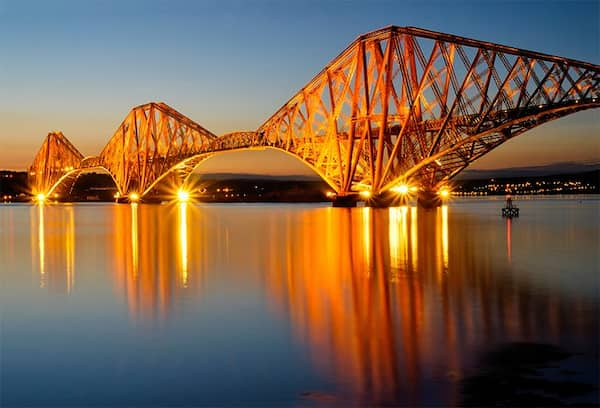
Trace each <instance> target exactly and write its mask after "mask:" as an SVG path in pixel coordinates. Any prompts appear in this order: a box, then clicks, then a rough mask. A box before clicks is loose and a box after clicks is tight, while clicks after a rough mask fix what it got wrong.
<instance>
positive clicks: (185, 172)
mask: <svg viewBox="0 0 600 408" xmlns="http://www.w3.org/2000/svg"><path fill="white" fill-rule="evenodd" d="M256 150H260V151H264V150H273V151H276V152H279V153H283V154H285V155H286V156H289V157H291V158H293V159H294V160H297V161H298V162H300V163H302V164H303V165H305V166H306V167H307V168H309V169H311V170H312V171H313V172H314V173H315V174H316V175H317V176H319V177H320V178H321V179H322V180H323V181H325V182H326V183H327V184H328V185H329V187H331V189H332V190H333V191H336V192H337V190H338V188H339V187H338V186H336V185H335V183H334V182H333V181H332V180H330V179H328V178H327V177H326V176H325V175H324V174H323V173H322V172H321V170H320V169H319V168H317V167H315V166H314V165H313V164H312V163H310V162H309V161H306V160H303V159H302V157H300V156H298V155H297V154H294V153H292V152H290V151H288V150H286V149H283V148H280V147H276V146H248V147H237V148H228V149H223V150H217V151H214V152H210V153H201V154H198V155H195V156H192V157H189V158H186V159H184V160H182V161H181V162H179V163H177V164H175V165H173V166H172V167H171V168H170V169H169V170H167V171H166V172H165V173H164V174H163V175H161V176H160V177H159V178H157V179H156V180H155V181H154V182H153V183H152V184H151V185H150V186H148V188H147V189H146V190H145V191H143V192H142V194H141V197H144V196H146V195H149V194H151V193H152V191H153V190H154V189H155V188H156V187H157V186H159V185H161V184H162V183H164V182H165V181H166V180H167V179H168V178H170V177H173V178H174V180H173V184H174V185H177V186H184V185H185V184H186V182H187V180H188V179H189V177H190V176H191V174H192V173H193V172H194V171H195V170H196V169H197V168H198V167H200V166H202V164H204V163H205V162H206V161H207V160H209V159H211V158H214V157H215V156H218V155H225V154H228V153H234V152H243V151H256Z"/></svg>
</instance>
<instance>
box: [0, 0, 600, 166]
mask: <svg viewBox="0 0 600 408" xmlns="http://www.w3.org/2000/svg"><path fill="white" fill-rule="evenodd" d="M599 4H600V3H599V2H598V1H547V0H540V1H498V2H497V1H435V2H434V1H414V2H413V1H369V2H368V1H305V0H298V1H266V0H248V1H227V0H218V1H149V0H144V1H125V0H120V1H91V0H88V1H77V0H73V1H64V0H63V1H57V0H52V1H27V0H0V123H2V126H1V127H0V168H25V167H26V166H27V165H28V164H29V162H30V161H31V159H32V158H33V156H34V155H35V152H36V150H37V148H38V147H39V145H40V144H41V142H42V140H43V138H44V137H45V135H46V134H47V133H48V131H50V130H62V131H63V132H64V133H65V135H66V136H67V137H68V138H69V139H70V140H71V141H72V142H73V143H74V144H75V145H76V146H77V147H78V148H79V149H80V150H81V151H82V153H84V154H85V155H91V154H97V153H98V152H99V151H100V150H101V149H102V147H103V146H104V144H105V143H106V142H107V141H108V138H109V137H110V136H111V135H112V133H113V132H114V130H115V129H116V128H117V127H118V125H119V123H120V122H121V121H122V119H123V118H124V117H125V115H126V114H127V112H128V111H129V110H130V108H131V107H133V106H135V105H139V104H142V103H145V102H148V101H151V100H155V101H164V102H166V103H167V104H169V105H171V106H173V107H174V108H175V109H177V110H179V111H180V112H182V113H183V114H185V115H187V116H189V117H190V118H192V119H193V120H195V121H197V122H199V123H200V124H202V125H203V126H205V127H207V128H208V129H210V130H212V131H213V132H215V133H217V134H223V133H226V132H229V131H235V130H246V129H251V130H253V129H255V128H257V127H258V126H259V125H260V124H261V123H263V122H264V121H265V120H266V119H267V118H268V117H269V116H270V115H271V114H272V113H273V112H275V111H276V110H277V109H278V108H279V107H280V106H281V105H282V104H283V103H285V102H286V101H287V100H288V99H289V98H290V97H291V96H292V95H293V94H294V93H295V92H297V91H298V90H299V89H300V88H301V87H302V86H303V85H304V84H305V83H306V82H308V81H309V80H310V79H311V78H312V77H313V76H314V75H315V74H316V73H317V72H318V71H320V70H321V68H322V67H323V66H324V65H325V64H327V62H329V61H330V60H331V59H332V58H334V57H335V56H336V55H337V54H338V53H339V52H340V51H341V50H342V49H343V48H345V47H346V46H347V45H348V44H349V43H350V42H352V41H353V40H354V39H355V38H356V37H357V36H358V35H360V34H362V33H364V32H367V31H371V30H374V29H377V28H381V27H384V26H387V25H390V24H394V25H399V26H405V25H406V26H408V25H410V26H416V27H422V28H427V29H431V30H436V31H442V32H447V33H452V34H457V35H462V36H466V37H472V38H476V39H481V40H487V41H492V42H497V43H501V44H507V45H511V46H516V47H519V48H525V49H532V50H535V51H540V52H545V53H549V54H556V55H561V56H566V57H570V58H575V59H580V60H584V61H588V62H592V63H595V64H600V49H599V48H600V47H599V38H600V26H599V24H600V7H599ZM599 119H600V116H599V113H598V110H596V111H588V112H583V113H580V114H576V115H572V116H571V117H568V118H565V119H561V120H559V121H557V122H554V123H551V124H547V125H544V126H541V127H539V128H537V129H535V130H533V131H531V132H530V133H529V134H525V135H523V136H521V137H519V138H518V139H516V140H514V141H511V142H509V143H506V144H505V145H504V146H502V147H500V148H498V149H497V151H494V152H492V153H490V155H489V157H487V158H483V159H481V161H480V162H478V163H476V166H479V167H482V168H486V167H487V168H489V167H502V166H512V165H523V164H540V163H543V162H555V161H561V160H594V159H598V160H600V146H599V144H600V139H599V136H598V135H599V134H600V125H599ZM540 146H543V149H545V150H543V151H542V152H540ZM532 153H536V154H537V156H536V155H535V154H533V155H532ZM238 156H239V155H230V156H228V155H222V157H221V158H219V159H215V162H214V163H213V165H212V167H211V165H210V164H207V169H210V170H216V171H223V170H227V169H229V168H230V167H231V169H232V170H233V171H237V170H240V171H248V172H252V171H253V169H252V168H244V169H236V168H233V166H232V162H234V161H235V162H237V161H240V160H238ZM228 157H229V158H228ZM234 157H235V158H236V159H235V160H232V158H234ZM243 157H250V158H251V159H250V160H256V158H257V157H259V156H242V159H243ZM260 157H262V156H260ZM283 157H285V156H282V157H281V160H283V161H277V162H273V161H270V159H269V158H267V159H268V160H264V161H263V162H264V164H263V166H266V167H269V166H278V165H279V164H278V163H284V165H283V169H282V171H284V172H286V171H290V172H297V171H299V169H300V170H301V167H298V166H297V165H296V164H295V163H293V159H291V160H292V162H291V163H290V159H287V158H283ZM532 157H534V159H532ZM277 159H280V157H279V156H277ZM241 162H242V163H245V164H243V165H242V167H243V166H247V167H248V166H250V167H252V166H254V165H253V164H248V163H247V160H246V161H244V160H241ZM269 169H271V168H269ZM269 169H267V170H269ZM271 170H272V169H271Z"/></svg>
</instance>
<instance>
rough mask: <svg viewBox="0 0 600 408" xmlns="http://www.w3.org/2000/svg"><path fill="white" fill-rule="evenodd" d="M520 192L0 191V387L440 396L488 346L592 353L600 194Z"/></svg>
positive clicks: (402, 400) (63, 399) (47, 392)
mask: <svg viewBox="0 0 600 408" xmlns="http://www.w3.org/2000/svg"><path fill="white" fill-rule="evenodd" d="M536 206H537V207H536ZM521 208H522V209H521V211H522V213H523V215H522V216H521V218H519V219H515V220H512V221H511V220H505V219H502V218H501V217H499V214H498V208H497V205H495V203H494V202H469V201H465V202H455V203H451V205H450V206H449V207H448V206H444V207H442V208H438V209H436V210H432V211H425V210H421V209H417V208H414V207H399V208H391V209H370V208H356V209H334V208H327V207H322V206H276V205H275V206H269V205H265V206H236V205H221V206H219V205H212V206H208V205H207V206H200V205H193V204H173V205H170V206H151V205H143V204H142V205H137V204H132V205H95V206H92V205H46V206H4V207H0V214H2V217H1V218H0V220H1V221H2V224H1V226H2V235H3V238H2V242H1V243H2V249H0V251H1V252H0V254H1V259H2V263H3V266H2V273H1V274H0V275H1V276H0V278H1V281H0V282H2V285H1V286H0V295H1V297H0V298H1V299H2V300H1V302H2V310H3V315H2V319H3V320H2V329H3V330H2V343H1V347H2V349H1V351H2V353H0V358H1V363H2V367H1V369H2V373H3V375H2V380H1V381H2V390H3V396H2V401H3V402H4V403H7V404H8V405H11V404H18V403H29V404H40V403H41V404H44V405H46V404H58V405H61V404H84V405H86V404H90V403H95V404H109V405H110V404H114V403H117V402H119V403H121V402H122V403H128V404H136V405H145V404H146V405H147V404H149V405H165V404H177V403H181V402H189V403H190V404H192V405H193V404H217V405H221V404H225V405H227V404H237V403H240V402H244V404H246V405H252V404H256V405H261V404H264V403H270V404H276V405H282V404H283V405H288V404H293V405H294V404H298V403H300V404H302V403H311V402H314V399H315V398H316V400H317V402H318V401H321V402H325V403H342V404H343V403H346V402H348V401H349V400H350V401H360V402H362V403H367V404H372V403H375V404H378V403H379V404H381V403H399V404H418V403H427V404H442V405H447V404H452V403H456V402H458V401H460V394H459V391H460V390H459V382H460V380H461V379H462V378H464V377H465V376H467V375H469V374H470V373H472V372H474V371H476V370H477V367H478V365H479V361H478V359H479V355H480V353H481V352H483V351H485V350H487V349H489V348H492V347H493V346H494V345H496V344H500V343H503V342H508V341H517V340H519V341H532V342H544V343H552V344H557V345H561V346H564V347H565V348H568V349H569V350H573V351H577V352H583V353H591V355H592V356H593V358H597V343H598V322H597V316H596V313H597V312H598V302H599V298H600V296H599V295H598V289H599V286H598V255H597V253H596V250H597V248H598V245H599V242H600V241H599V239H598V231H597V228H596V227H594V226H597V225H598V218H599V214H598V202H597V201H593V200H591V201H586V202H583V203H577V202H575V203H573V202H572V201H560V200H557V201H553V202H544V203H543V205H541V204H539V203H536V202H534V201H532V202H529V203H523V204H522V205H521ZM561 219H562V221H561ZM27 242H29V245H27ZM32 277H35V278H32ZM574 280H576V282H573V281H574ZM93 333H95V335H92V334H93ZM39 338H45V339H46V340H47V343H48V346H47V347H45V348H40V347H39V345H38V344H37V343H36V342H35V341H34V339H39ZM594 353H595V354H594ZM58 367H61V368H60V369H59V368H58ZM82 373H83V374H82ZM190 373H193V374H194V375H191V374H190ZM48 374H52V375H50V376H48ZM42 379H43V381H42ZM32 383H35V384H37V383H39V384H43V385H40V386H39V387H38V388H39V389H38V390H37V393H34V394H32V393H31V392H30V389H29V385H30V384H32ZM66 384H69V387H70V388H69V390H67V388H66V387H67V385H66ZM74 389H75V390H77V392H75V391H73V390H74Z"/></svg>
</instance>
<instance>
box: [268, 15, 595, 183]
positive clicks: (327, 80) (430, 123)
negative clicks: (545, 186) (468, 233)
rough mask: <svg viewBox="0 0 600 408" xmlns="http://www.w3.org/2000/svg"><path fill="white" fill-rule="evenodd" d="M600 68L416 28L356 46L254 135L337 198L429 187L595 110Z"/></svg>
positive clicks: (366, 38)
mask: <svg viewBox="0 0 600 408" xmlns="http://www.w3.org/2000/svg"><path fill="white" fill-rule="evenodd" d="M599 81H600V67H599V66H597V65H592V64H587V63H583V62H577V61H573V60H569V59H566V58H560V57H554V56H550V55H544V54H539V53H534V52H529V51H523V50H518V49H516V48H510V47H505V46H500V45H496V44H491V43H486V42H481V41H475V40H470V39H466V38H461V37H456V36H451V35H447V34H441V33H436V32H431V31H426V30H421V29H416V28H401V27H389V28H385V29H382V30H379V31H375V32H372V33H369V34H365V35H363V36H361V37H359V38H358V39H357V40H356V41H354V42H353V43H352V44H351V45H350V46H349V47H348V48H347V49H346V50H345V51H343V52H342V53H341V54H340V55H339V56H338V57H337V58H335V59H334V60H333V61H332V62H331V63H330V64H329V65H327V66H326V68H325V69H324V70H323V71H321V72H320V73H319V74H318V75H317V76H316V77H315V78H314V79H313V80H312V81H310V82H309V83H308V84H307V85H306V86H305V87H304V88H303V89H302V90H300V92H298V93H297V94H296V95H295V96H294V97H292V99H290V100H289V101H288V102H287V103H286V104H285V105H284V106H283V107H282V108H281V109H280V110H279V111H277V112H276V113H275V115H273V116H272V117H271V118H270V119H269V120H267V122H266V123H265V124H263V125H262V126H261V127H260V129H259V130H258V131H259V133H261V134H262V135H264V137H265V140H266V142H267V143H268V144H269V145H271V146H275V147H278V148H280V149H284V150H286V151H289V152H292V153H294V154H296V155H298V156H300V157H301V158H302V159H303V160H304V161H306V162H308V163H309V164H311V165H312V166H313V167H314V168H316V169H317V171H318V172H319V173H320V174H321V175H322V177H323V178H325V179H326V180H327V181H329V183H330V184H331V185H332V186H333V187H334V188H335V189H336V190H337V192H338V193H339V194H346V193H349V192H351V191H352V190H357V189H360V190H362V189H370V190H372V192H374V193H379V192H383V191H386V190H388V189H389V188H391V187H393V186H394V185H395V184H396V183H398V182H399V181H402V180H404V179H409V178H410V179H412V180H413V183H417V184H420V185H421V187H423V188H435V187H436V186H437V185H438V184H440V183H443V182H445V181H446V180H448V179H449V178H451V177H453V176H454V175H456V174H457V173H458V172H459V171H461V170H462V169H464V168H465V167H466V166H468V165H469V163H471V162H472V161H474V160H475V159H477V158H479V157H480V156H482V155H483V154H485V153H487V152H489V151H490V150H492V149H493V148H495V147H496V146H498V145H500V144H501V143H503V142H505V141H506V140H508V139H510V138H512V137H514V136H516V135H518V134H520V133H522V132H524V131H525V130H528V129H530V128H532V127H534V126H537V125H539V124H541V123H544V122H547V121H549V120H552V119H555V118H558V117H561V116H564V115H567V114H570V113H573V112H576V111H579V110H583V109H588V108H591V107H598V106H600V87H599Z"/></svg>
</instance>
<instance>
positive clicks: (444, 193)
mask: <svg viewBox="0 0 600 408" xmlns="http://www.w3.org/2000/svg"><path fill="white" fill-rule="evenodd" d="M440 197H442V198H448V197H450V190H448V189H447V188H442V189H441V190H440Z"/></svg>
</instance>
